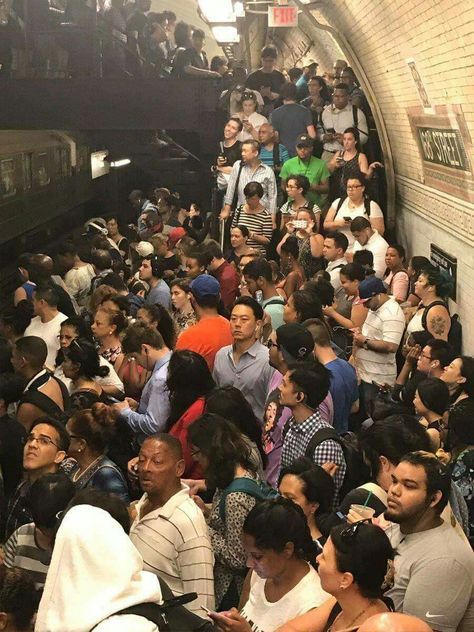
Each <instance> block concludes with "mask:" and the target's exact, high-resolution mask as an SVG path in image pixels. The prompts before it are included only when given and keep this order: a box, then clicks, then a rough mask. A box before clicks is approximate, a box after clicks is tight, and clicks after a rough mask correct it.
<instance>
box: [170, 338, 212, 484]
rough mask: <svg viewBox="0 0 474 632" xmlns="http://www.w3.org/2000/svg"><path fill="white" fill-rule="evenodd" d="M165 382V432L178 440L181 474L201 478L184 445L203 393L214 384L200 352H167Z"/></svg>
mask: <svg viewBox="0 0 474 632" xmlns="http://www.w3.org/2000/svg"><path fill="white" fill-rule="evenodd" d="M166 384H167V386H168V390H169V393H170V405H171V413H170V418H169V422H168V432H169V433H170V434H171V435H173V436H174V437H176V438H177V439H179V441H180V442H181V446H182V448H183V458H184V461H185V470H184V475H183V476H184V478H192V479H201V478H203V474H202V471H201V467H200V465H199V464H198V463H196V462H195V461H194V460H193V458H192V455H191V449H190V448H189V445H188V441H187V438H188V428H189V426H190V425H191V424H192V423H194V422H195V421H196V419H198V418H199V417H200V416H201V415H202V414H203V413H204V407H205V404H206V397H207V396H208V394H209V393H210V392H211V391H212V389H213V388H214V387H215V383H214V380H213V379H212V375H211V372H210V370H209V367H208V366H207V363H206V361H205V360H204V358H203V357H202V356H200V355H199V354H198V353H195V352H194V351H188V350H183V351H175V352H174V353H173V355H172V356H171V359H170V363H169V367H168V379H167V380H166Z"/></svg>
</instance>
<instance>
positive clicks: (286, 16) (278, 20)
mask: <svg viewBox="0 0 474 632" xmlns="http://www.w3.org/2000/svg"><path fill="white" fill-rule="evenodd" d="M268 26H269V27H271V28H273V27H277V26H286V27H289V26H298V7H288V6H285V7H268Z"/></svg>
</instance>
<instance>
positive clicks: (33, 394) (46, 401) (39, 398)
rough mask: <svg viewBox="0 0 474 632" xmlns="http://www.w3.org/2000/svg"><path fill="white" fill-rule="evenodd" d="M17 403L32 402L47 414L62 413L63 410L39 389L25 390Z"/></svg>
mask: <svg viewBox="0 0 474 632" xmlns="http://www.w3.org/2000/svg"><path fill="white" fill-rule="evenodd" d="M19 404H20V405H21V404H32V405H33V406H37V407H38V408H40V409H41V410H42V411H43V412H44V413H46V414H47V415H63V414H64V411H63V410H62V409H61V408H60V406H58V405H57V404H56V402H55V401H53V400H52V399H51V398H50V397H48V396H47V395H45V394H44V393H41V391H26V393H24V394H23V396H22V397H21V399H20V402H19Z"/></svg>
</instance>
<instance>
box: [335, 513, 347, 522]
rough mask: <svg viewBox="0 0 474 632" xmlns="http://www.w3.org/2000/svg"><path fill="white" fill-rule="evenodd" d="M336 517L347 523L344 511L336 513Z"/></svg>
mask: <svg viewBox="0 0 474 632" xmlns="http://www.w3.org/2000/svg"><path fill="white" fill-rule="evenodd" d="M336 516H337V517H338V518H340V519H341V520H343V521H344V522H347V516H346V515H344V514H343V513H342V511H336Z"/></svg>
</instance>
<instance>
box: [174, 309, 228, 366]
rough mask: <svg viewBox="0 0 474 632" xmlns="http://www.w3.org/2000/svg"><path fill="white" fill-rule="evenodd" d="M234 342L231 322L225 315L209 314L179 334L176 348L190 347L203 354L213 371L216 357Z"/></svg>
mask: <svg viewBox="0 0 474 632" xmlns="http://www.w3.org/2000/svg"><path fill="white" fill-rule="evenodd" d="M232 342H233V338H232V334H231V333H230V323H229V321H228V320H227V318H224V317H223V316H219V315H217V316H209V317H206V318H202V319H201V320H200V321H199V322H198V323H196V324H195V325H192V326H191V327H188V328H187V329H185V330H184V331H183V333H182V334H181V335H180V336H179V338H178V341H177V343H176V349H189V350H190V351H195V352H196V353H199V354H200V355H202V357H203V358H204V360H206V362H207V366H208V367H209V369H210V370H211V371H212V369H213V368H214V358H215V357H216V353H217V352H218V351H219V349H222V347H226V346H227V345H231V344H232Z"/></svg>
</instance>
